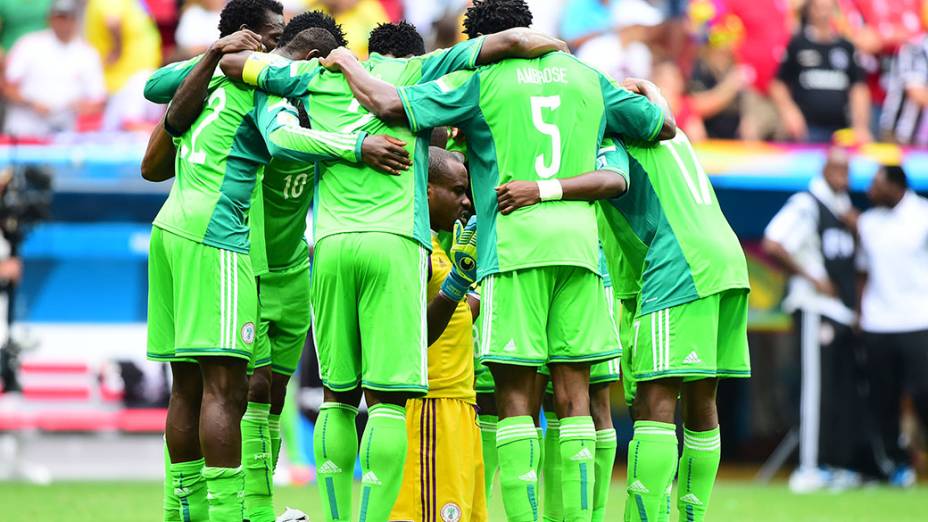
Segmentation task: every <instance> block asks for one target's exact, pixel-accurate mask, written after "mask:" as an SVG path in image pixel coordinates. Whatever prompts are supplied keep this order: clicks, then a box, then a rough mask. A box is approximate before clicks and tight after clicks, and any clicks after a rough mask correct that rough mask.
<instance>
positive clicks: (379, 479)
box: [360, 404, 406, 522]
mask: <svg viewBox="0 0 928 522" xmlns="http://www.w3.org/2000/svg"><path fill="white" fill-rule="evenodd" d="M405 461H406V409H405V408H403V407H402V406H397V405H395V404H378V405H376V406H373V407H372V408H371V409H370V410H369V412H368V417H367V427H365V428H364V435H363V436H362V437H361V517H360V521H361V522H365V521H367V520H371V521H381V520H388V519H389V518H390V511H391V510H393V504H394V503H395V502H396V497H398V496H399V494H400V486H401V485H402V483H403V464H404V462H405Z"/></svg>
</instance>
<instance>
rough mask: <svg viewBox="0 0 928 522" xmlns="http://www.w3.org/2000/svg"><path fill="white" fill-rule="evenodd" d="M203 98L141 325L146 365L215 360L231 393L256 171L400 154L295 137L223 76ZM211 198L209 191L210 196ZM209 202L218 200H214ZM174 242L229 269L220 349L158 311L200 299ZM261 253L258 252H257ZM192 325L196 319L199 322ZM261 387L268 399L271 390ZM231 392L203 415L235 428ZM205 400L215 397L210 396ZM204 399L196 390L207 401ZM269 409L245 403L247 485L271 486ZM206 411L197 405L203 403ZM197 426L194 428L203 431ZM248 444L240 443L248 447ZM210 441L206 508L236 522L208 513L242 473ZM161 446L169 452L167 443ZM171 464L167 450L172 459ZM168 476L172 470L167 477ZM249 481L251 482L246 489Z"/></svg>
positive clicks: (345, 138) (286, 122)
mask: <svg viewBox="0 0 928 522" xmlns="http://www.w3.org/2000/svg"><path fill="white" fill-rule="evenodd" d="M336 44H337V42H336V41H335V39H334V37H332V35H331V34H330V33H328V32H327V31H325V30H321V29H309V30H307V31H303V32H301V33H299V34H297V35H296V36H294V37H293V39H292V40H291V41H290V42H287V45H285V46H284V47H283V48H281V49H278V51H277V52H278V53H279V54H280V55H281V56H283V57H287V58H294V57H305V56H308V55H309V54H311V53H313V52H318V50H317V49H324V50H328V49H330V48H332V47H333V46H334V45H336ZM178 83H179V82H178ZM185 85H186V83H185ZM182 89H183V88H182ZM209 90H210V93H211V94H210V97H209V102H208V105H207V108H206V109H205V110H204V111H203V112H202V114H201V115H200V116H199V117H198V118H197V120H196V124H195V125H194V127H193V129H192V130H191V131H188V133H186V134H185V135H184V136H182V137H181V138H180V139H179V140H178V144H179V145H180V154H179V155H178V159H177V172H178V175H177V178H178V179H177V182H176V183H175V185H174V187H173V188H172V192H171V196H170V197H169V199H168V202H167V203H166V204H165V207H164V208H163V209H162V211H161V213H159V216H158V218H157V219H156V221H155V227H156V228H155V230H154V231H153V239H152V251H153V256H152V257H153V258H152V261H151V263H150V267H151V271H152V276H151V279H152V284H151V287H152V291H151V294H150V295H151V298H152V306H150V320H149V356H150V357H152V358H154V359H156V360H169V361H176V360H177V358H178V357H184V358H185V359H186V360H189V358H197V359H198V361H199V363H200V366H201V367H203V368H206V367H208V366H211V365H212V362H213V361H222V362H224V363H226V364H225V365H224V366H222V368H223V369H224V371H225V373H227V374H231V378H226V379H225V380H222V381H221V382H222V383H225V384H228V385H229V386H231V387H233V388H234V387H235V386H236V385H237V381H236V379H235V378H234V375H235V374H236V373H237V372H238V371H239V370H241V371H244V367H243V366H240V365H239V364H237V363H234V361H233V360H231V359H232V358H233V357H234V358H242V359H250V358H251V352H252V350H251V346H250V345H251V344H252V343H253V342H254V337H255V331H254V330H255V325H254V321H253V320H252V321H247V320H243V321H238V320H237V318H236V316H237V315H241V316H242V317H243V319H245V318H247V317H251V318H253V319H254V315H255V312H256V311H257V303H256V294H255V286H254V278H253V275H252V274H253V270H252V268H251V266H250V263H247V262H245V261H250V259H248V258H242V259H240V258H239V256H235V255H234V253H236V252H248V249H249V245H248V230H249V228H248V226H247V224H245V223H244V220H243V216H244V214H245V213H247V212H248V203H249V201H248V200H249V199H250V193H251V191H252V187H253V186H254V184H255V182H256V180H257V178H258V175H259V173H260V171H261V168H262V167H263V165H265V164H267V162H268V161H269V160H270V158H271V156H273V157H275V158H277V157H280V158H285V159H288V160H289V161H292V162H312V161H316V160H318V159H330V160H334V159H342V160H346V161H358V160H359V159H361V158H363V159H364V160H365V161H367V162H370V163H372V164H375V165H377V166H383V165H384V160H385V159H386V158H388V157H390V158H392V157H395V156H396V155H397V154H404V151H403V149H402V147H401V145H402V144H399V145H395V144H393V143H392V142H390V140H389V139H387V138H383V137H370V136H366V135H365V134H364V133H360V134H337V133H326V132H322V131H315V130H307V129H300V127H299V125H298V123H297V120H298V118H297V115H296V111H295V110H294V109H293V108H292V106H290V105H289V104H288V103H286V101H285V100H281V99H275V98H273V97H268V96H267V95H265V94H264V93H260V92H254V91H252V90H250V89H247V88H242V87H241V86H238V85H235V84H233V83H231V82H230V81H229V80H227V79H225V78H223V77H221V76H217V77H215V78H213V80H212V81H211V82H210V87H209ZM197 145H202V149H203V150H202V151H200V150H197ZM207 153H209V154H207ZM359 156H360V158H359ZM391 161H392V160H391ZM210 174H215V175H216V177H217V178H218V180H217V181H216V182H215V184H214V182H213V181H210V179H209V175H210ZM214 185H218V186H214ZM214 190H215V191H217V192H213V191H214ZM214 193H215V194H216V197H214V196H212V194H214ZM246 195H247V196H248V197H247V198H246ZM243 198H244V199H243ZM210 208H212V209H213V210H210ZM174 236H178V237H179V238H183V239H188V240H192V241H194V242H196V243H199V244H202V245H206V246H209V247H215V248H216V249H218V251H219V252H220V253H222V255H221V256H220V257H221V258H222V259H220V267H221V268H223V269H224V270H225V269H228V271H229V272H230V275H229V277H228V278H220V279H222V281H223V284H221V285H218V286H219V287H220V291H219V294H220V295H219V296H218V300H219V304H220V305H222V306H220V321H222V320H223V318H224V317H225V318H226V320H225V321H224V322H223V324H224V325H225V324H226V323H228V325H231V326H227V327H224V328H222V329H221V331H222V333H223V336H221V337H220V338H219V339H218V340H216V339H213V338H212V337H211V336H210V333H209V330H210V326H209V323H210V318H209V317H206V316H209V315H210V312H209V310H205V309H204V310H200V312H202V313H201V314H200V315H199V316H197V315H195V313H196V311H187V313H181V311H178V310H177V309H172V307H171V306H165V303H164V302H163V301H164V299H165V297H167V298H168V299H170V295H172V293H174V294H189V293H190V292H194V293H196V292H200V293H204V292H202V291H201V290H203V289H200V290H197V289H196V285H195V284H193V283H194V282H195V281H193V280H191V281H190V282H186V283H185V282H183V281H180V279H182V278H179V277H172V274H173V273H174V272H175V271H176V270H177V269H178V265H179V264H182V265H183V266H186V263H188V262H189V261H190V260H189V259H188V258H189V257H190V256H186V255H179V254H178V252H180V251H181V250H183V249H184V248H183V245H180V246H178V245H174V244H173V243H177V239H175V238H174ZM168 243H171V244H170V245H169V244H168ZM260 248H262V250H263V247H260ZM207 252H211V251H207ZM224 252H228V254H225V253H224ZM156 254H158V255H156ZM159 256H160V257H159ZM161 257H164V258H165V259H161ZM200 257H201V261H202V258H208V256H207V255H201V256H200ZM181 258H183V259H181ZM185 259H186V260H185ZM206 261H207V263H206V265H204V266H201V270H200V271H201V272H203V271H207V272H208V269H209V268H210V267H209V266H208V265H209V263H208V259H206ZM236 264H237V265H240V270H239V271H232V270H231V267H232V266H233V265H236ZM241 265H244V266H241ZM183 272H184V273H187V274H189V275H192V274H191V272H192V271H191V270H183ZM238 272H241V273H238ZM206 275H208V274H200V277H201V279H202V278H203V277H205V276H206ZM194 277H195V276H194ZM249 281H250V283H249ZM226 283H228V284H226ZM159 285H160V286H159ZM206 290H208V289H206ZM205 293H207V294H208V293H209V292H208V291H206V292H205ZM201 297H203V296H201ZM208 298H209V296H208V295H207V296H205V297H204V298H190V299H180V298H179V297H178V299H179V300H180V302H181V303H188V302H189V303H191V304H193V303H197V302H199V303H202V302H204V301H209V299H208ZM236 301H237V304H236ZM233 305H235V306H233ZM178 307H179V305H178ZM175 308H177V307H175ZM178 316H185V318H187V319H189V320H190V321H191V322H192V323H194V324H192V325H187V328H186V330H185V331H178V329H177V327H176V326H172V323H173V319H172V317H178ZM197 317H201V318H204V319H203V320H202V321H200V320H198V319H197ZM239 322H241V323H242V326H241V341H242V343H243V344H244V345H243V346H241V348H237V345H238V344H239V341H238V338H237V336H238V334H237V333H236V327H235V324H237V323H239ZM201 323H202V324H201ZM226 330H228V332H226ZM229 345H231V349H230V348H229ZM210 355H216V356H218V357H216V358H210V357H208V356H210ZM182 360H184V359H182ZM203 373H204V382H206V381H208V380H209V377H210V374H209V373H208V372H206V371H205V370H204V372H203ZM265 388H266V389H267V390H268V391H267V393H269V386H265ZM204 390H209V386H208V383H207V385H206V386H204ZM239 391H241V392H244V387H243V388H242V390H238V389H226V390H225V391H223V394H222V398H223V399H224V401H225V402H226V403H225V404H224V403H220V404H219V406H220V407H219V408H216V407H214V408H213V411H210V412H209V413H212V414H214V415H219V414H220V413H228V414H229V415H231V416H232V417H235V418H236V419H238V418H240V416H241V412H240V410H239V411H238V412H237V413H236V408H237V405H236V404H233V401H234V399H235V397H237V396H238V395H240V393H239ZM213 393H214V395H219V394H218V393H216V392H213ZM207 395H208V394H207V393H206V391H204V396H205V398H206V396H207ZM210 398H214V397H210ZM267 402H268V401H267V400H265V402H263V403H254V404H249V411H248V412H246V414H245V420H246V422H245V423H244V424H246V425H247V424H248V422H247V421H255V422H256V424H258V426H257V428H256V429H255V430H253V431H255V433H256V435H255V439H256V440H257V442H256V444H263V447H264V448H265V451H261V452H256V455H257V456H258V457H262V456H263V458H260V459H258V458H256V459H255V460H256V461H258V463H259V464H260V466H253V467H249V466H246V468H248V469H247V473H246V477H251V476H252V475H259V476H264V477H265V478H264V482H265V484H266V483H267V482H268V481H269V474H268V473H267V468H268V467H269V464H267V463H269V462H270V461H271V458H270V446H271V444H270V442H269V441H267V442H266V443H265V442H262V441H265V440H266V439H267V438H268V437H266V436H267V435H268V433H267V432H268V429H267V417H268V408H267ZM206 403H207V401H206V400H205V399H204V404H206ZM204 408H205V406H204ZM215 410H220V411H218V412H217V411H215ZM201 417H202V415H201ZM223 419H225V420H228V417H222V416H221V415H220V420H223ZM203 424H204V423H200V425H201V426H203ZM210 430H214V431H220V432H222V433H225V434H228V432H229V431H232V429H231V427H230V426H228V423H224V424H221V423H219V422H213V423H212V424H210V425H209V428H208V429H205V430H203V432H204V433H205V434H206V435H209V433H208V431H210ZM237 432H238V430H237V429H236V430H234V432H233V433H232V434H231V435H233V436H234V435H238V433H237ZM230 438H232V437H231V436H226V438H225V440H228V439H230ZM236 438H237V437H236ZM247 440H248V438H246V442H247ZM208 442H209V441H208V440H206V437H204V440H203V441H201V444H200V445H201V446H202V447H203V449H204V453H205V456H206V460H207V464H209V465H210V467H207V468H206V471H204V475H205V476H207V477H208V478H209V477H210V476H211V474H212V475H217V478H225V479H228V481H229V482H228V483H227V484H226V486H227V487H221V488H219V489H226V490H227V491H225V495H223V494H222V493H221V492H220V493H219V494H213V493H214V492H213V488H212V483H210V484H209V486H210V492H211V494H212V495H211V498H213V499H214V500H217V501H216V502H213V503H211V507H210V516H213V517H214V518H215V517H216V516H219V517H222V516H224V515H226V514H228V515H229V516H232V517H233V518H234V515H231V510H233V509H234V507H233V506H231V504H232V502H231V500H230V501H229V502H227V503H225V505H224V508H226V509H225V510H226V511H228V513H215V512H214V511H216V510H214V509H213V506H212V504H217V505H219V504H222V502H221V501H222V500H223V499H224V498H225V497H229V498H230V499H231V498H234V499H238V496H237V493H236V494H234V497H232V496H231V495H232V494H231V491H232V489H233V486H232V484H233V482H241V472H240V471H239V472H236V471H234V470H230V468H231V466H228V465H223V464H226V462H227V461H229V462H231V461H233V460H239V458H238V455H239V454H240V452H241V450H242V448H241V446H239V448H238V449H237V450H236V451H234V452H233V451H232V448H231V447H228V445H226V447H222V448H220V451H218V452H216V453H219V454H218V455H217V454H216V453H212V454H211V450H210V449H209V445H208ZM168 443H169V446H170V444H171V440H170V438H169V440H168ZM246 446H247V444H246ZM246 451H247V448H246ZM173 457H174V455H173V451H172V460H173ZM211 457H212V458H211ZM211 460H213V461H214V462H215V461H216V460H219V461H221V462H220V466H216V465H215V464H211V463H210V461H211ZM181 464H190V465H189V466H188V467H190V468H192V467H193V464H192V463H188V462H182V463H181ZM200 465H202V462H200ZM236 465H237V464H236ZM174 467H175V466H172V471H173V468H174ZM253 468H259V469H253ZM217 469H218V471H216V470H217ZM181 471H182V472H178V473H174V477H173V479H174V482H175V484H176V483H178V482H179V481H180V482H181V483H183V481H184V479H185V477H186V480H187V482H188V483H189V481H190V480H191V479H190V478H189V477H190V476H192V475H194V471H195V470H193V469H186V468H185V469H184V470H181ZM262 471H263V473H262ZM251 481H252V480H251V479H249V482H251ZM214 482H215V481H214ZM177 490H178V491H181V490H183V491H184V492H185V493H189V492H190V491H191V488H189V487H187V488H177ZM264 490H265V491H266V493H267V494H265V495H260V494H259V495H254V496H256V497H262V496H263V497H267V499H269V488H268V487H267V486H265V488H264ZM239 491H241V490H240V489H239ZM181 500H182V502H183V501H186V500H188V499H187V498H185V497H184V496H182V498H181ZM266 504H267V505H266V506H265V507H266V508H267V509H266V510H271V511H270V512H269V513H266V514H265V515H263V518H266V517H267V516H269V517H270V519H273V511H272V509H273V508H272V506H271V505H270V504H269V503H266ZM239 515H240V513H239ZM239 518H241V517H239ZM263 518H259V519H263Z"/></svg>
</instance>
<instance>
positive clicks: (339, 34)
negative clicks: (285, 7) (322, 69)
mask: <svg viewBox="0 0 928 522" xmlns="http://www.w3.org/2000/svg"><path fill="white" fill-rule="evenodd" d="M313 27H318V28H320V29H325V30H326V31H328V32H330V33H332V36H334V37H335V41H336V42H338V45H339V46H340V47H347V46H348V40H346V39H345V31H343V30H342V26H341V25H339V24H337V23H335V19H334V18H332V17H331V16H329V15H327V14H325V13H323V12H322V11H306V12H305V13H303V14H299V15H296V16H294V17H293V18H292V19H291V20H290V22H289V23H288V24H287V26H286V27H284V32H283V34H282V35H280V41H279V42H278V45H280V46H284V45H287V43H288V42H290V40H292V39H293V38H294V37H295V36H296V35H298V34H300V33H301V32H303V31H305V30H307V29H310V28H313ZM323 56H325V55H323Z"/></svg>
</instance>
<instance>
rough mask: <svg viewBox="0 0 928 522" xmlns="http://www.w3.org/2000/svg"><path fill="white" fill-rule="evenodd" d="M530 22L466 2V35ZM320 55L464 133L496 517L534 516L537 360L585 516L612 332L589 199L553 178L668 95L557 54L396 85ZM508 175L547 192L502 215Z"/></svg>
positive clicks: (411, 121) (651, 120)
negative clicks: (572, 194)
mask: <svg viewBox="0 0 928 522" xmlns="http://www.w3.org/2000/svg"><path fill="white" fill-rule="evenodd" d="M519 15H522V16H519ZM530 21H531V14H530V13H529V11H528V7H527V6H526V4H525V2H524V1H522V0H487V1H484V2H475V3H474V6H473V7H472V8H471V9H469V10H468V12H467V17H466V19H465V27H466V28H467V32H468V34H469V35H470V36H471V37H478V36H479V35H481V34H487V33H490V32H493V31H495V30H499V29H505V28H506V25H505V24H506V23H507V22H508V23H511V24H520V23H521V24H522V25H524V24H527V23H529V22H530ZM325 62H326V64H327V65H329V66H332V67H338V68H340V69H341V70H342V71H343V72H344V74H345V76H346V77H347V78H348V80H349V83H350V84H351V87H352V90H353V92H354V93H355V96H356V97H357V99H358V100H359V101H360V103H361V104H362V105H364V106H365V107H367V108H368V110H371V111H372V112H373V113H374V114H377V115H378V116H379V117H381V118H384V119H386V120H388V121H394V122H406V123H408V125H409V126H410V128H411V129H412V130H413V131H420V130H421V129H428V128H432V127H435V126H441V125H454V126H456V127H458V128H460V129H461V131H462V132H463V133H464V135H465V136H466V138H467V145H468V158H469V160H470V168H471V176H472V186H473V193H474V198H475V202H476V210H477V216H478V235H477V237H478V241H479V245H480V247H479V249H478V259H479V261H478V275H479V277H480V278H481V279H482V285H481V290H482V292H483V296H482V310H483V314H484V317H483V331H482V332H481V342H482V347H481V360H482V362H484V363H489V365H491V370H492V371H493V373H494V380H495V382H496V389H497V391H496V397H497V401H496V404H497V408H498V411H499V414H500V421H499V424H498V428H497V438H496V440H497V448H498V455H499V462H500V478H501V484H502V487H503V496H504V499H503V500H504V503H505V505H506V511H507V516H508V517H509V519H510V520H520V521H521V520H536V519H537V516H538V513H537V505H538V502H537V472H536V468H537V462H538V453H539V452H538V436H537V433H536V430H535V426H534V423H533V421H532V413H533V411H532V407H533V405H534V404H536V403H537V400H536V399H535V397H534V386H533V384H534V380H535V373H536V368H537V367H538V366H540V365H542V364H545V363H548V364H549V366H550V367H551V372H552V377H553V380H554V389H555V407H556V410H557V412H558V417H559V419H561V421H560V422H561V426H560V447H559V451H560V453H561V456H562V462H563V463H564V469H563V472H562V477H563V479H562V484H563V493H564V495H563V498H564V513H565V518H567V519H568V520H590V517H591V516H592V489H593V487H592V486H593V477H592V473H591V471H592V466H593V460H594V456H593V452H594V450H595V441H596V433H595V428H594V424H593V420H592V418H591V417H590V409H589V389H588V386H589V364H590V363H594V362H598V361H604V360H607V359H610V358H614V357H616V356H617V355H618V341H617V339H615V334H614V332H615V330H614V328H613V326H612V318H611V316H610V315H609V312H608V306H607V303H606V295H605V290H604V288H603V284H602V280H601V277H600V275H599V272H598V266H599V265H598V249H597V231H596V216H595V212H594V209H593V206H592V205H591V204H589V203H583V202H575V201H553V200H556V199H559V194H558V193H557V192H556V189H558V188H559V187H560V184H559V183H558V181H557V180H558V179H561V178H570V177H573V176H579V175H581V174H583V173H585V172H589V171H590V170H592V169H593V168H595V165H596V150H595V149H596V147H595V146H592V147H591V146H589V144H590V143H593V144H596V143H598V142H599V140H600V139H601V138H602V135H603V130H604V129H605V130H607V131H608V132H610V133H615V134H618V135H621V136H625V137H627V138H629V139H632V140H637V141H642V142H653V141H654V140H656V139H658V138H659V137H670V136H672V135H673V132H674V131H675V126H674V124H673V119H672V117H671V116H669V114H668V113H667V112H666V105H665V106H664V107H663V108H662V107H659V106H657V105H655V104H653V103H651V102H649V101H648V100H646V99H645V98H643V97H641V96H637V95H635V94H632V93H630V92H628V91H626V90H624V89H621V88H618V87H616V86H614V85H613V83H612V81H611V80H610V79H608V78H607V77H605V76H603V75H602V74H601V73H599V72H597V71H595V70H594V69H592V68H590V67H588V66H586V65H584V64H583V63H581V62H579V61H578V60H576V59H575V58H573V57H572V56H570V55H567V54H564V53H551V54H546V55H544V56H541V57H538V58H534V59H529V60H504V61H502V62H500V63H498V64H494V65H489V66H486V67H482V68H480V69H479V70H477V71H460V72H456V73H452V74H450V75H447V76H445V77H443V78H441V79H439V80H437V81H434V82H429V83H426V84H423V85H417V86H410V87H399V88H397V87H394V86H392V85H390V84H388V83H386V82H383V81H380V80H378V79H376V78H374V77H373V76H371V75H370V74H369V73H368V72H367V71H366V70H365V69H364V68H363V67H361V66H360V64H358V63H357V61H355V60H354V59H353V57H352V56H351V55H350V54H349V53H347V52H344V51H342V50H339V51H337V52H335V53H333V54H332V55H330V56H329V58H328V59H327V60H325ZM490 93H492V94H490ZM584 115H592V117H587V118H583V117H581V116H584ZM514 141H517V142H518V143H514ZM513 179H528V180H531V181H532V182H533V183H534V182H536V181H541V183H542V186H543V187H544V188H545V199H546V200H551V203H550V204H547V205H543V206H542V205H540V206H538V207H534V208H532V209H529V210H527V211H524V212H516V213H513V214H511V215H508V216H503V215H500V214H499V212H498V208H497V194H496V188H497V187H498V186H499V185H500V184H501V183H506V182H508V181H510V180H513ZM579 303H583V306H581V305H579Z"/></svg>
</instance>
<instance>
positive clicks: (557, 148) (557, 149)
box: [531, 96, 561, 179]
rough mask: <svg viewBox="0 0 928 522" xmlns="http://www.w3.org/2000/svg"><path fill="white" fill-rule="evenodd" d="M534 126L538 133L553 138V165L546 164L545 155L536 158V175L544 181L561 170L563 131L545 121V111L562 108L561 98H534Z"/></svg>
mask: <svg viewBox="0 0 928 522" xmlns="http://www.w3.org/2000/svg"><path fill="white" fill-rule="evenodd" d="M531 102H532V124H533V125H535V128H536V129H537V130H538V132H540V133H542V134H544V135H546V136H548V137H550V138H551V163H550V164H545V155H544V154H539V155H537V156H535V173H536V174H538V176H539V177H540V178H542V179H548V178H551V177H553V176H554V175H556V174H557V173H558V171H559V170H561V130H560V129H558V128H557V125H554V124H553V123H547V122H545V120H544V115H543V114H542V111H543V110H544V109H549V110H552V111H553V110H555V109H557V108H558V107H560V106H561V97H560V96H532V97H531Z"/></svg>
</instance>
